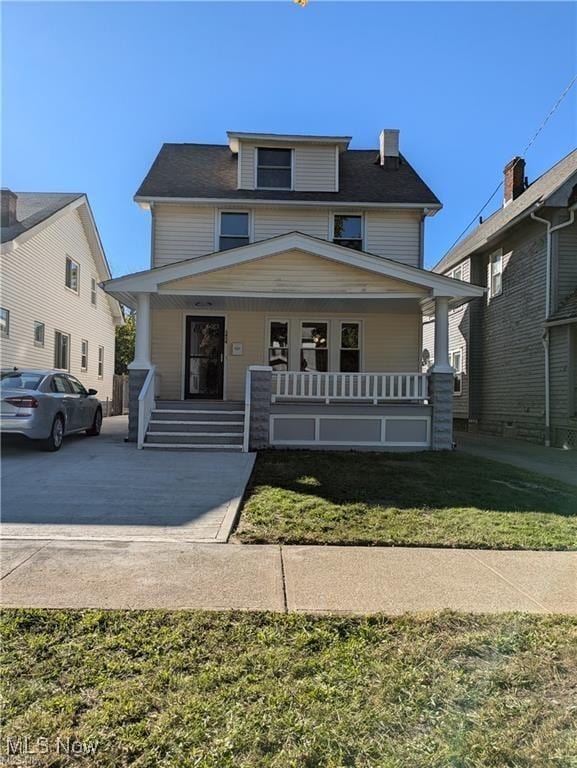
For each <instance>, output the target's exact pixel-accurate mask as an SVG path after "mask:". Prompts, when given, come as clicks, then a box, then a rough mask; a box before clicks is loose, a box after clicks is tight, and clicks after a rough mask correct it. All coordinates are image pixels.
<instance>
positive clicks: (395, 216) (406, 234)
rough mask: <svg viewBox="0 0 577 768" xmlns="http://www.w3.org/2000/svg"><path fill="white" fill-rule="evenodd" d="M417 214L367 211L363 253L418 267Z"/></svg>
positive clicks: (418, 234) (419, 225)
mask: <svg viewBox="0 0 577 768" xmlns="http://www.w3.org/2000/svg"><path fill="white" fill-rule="evenodd" d="M420 230H421V219H420V216H419V214H417V213H415V212H412V211H367V212H366V213H365V250H366V251H368V252H369V253H375V254H377V256H384V257H385V258H387V259H394V260H395V261H401V262H402V263H403V264H409V265H410V266H412V267H418V266H420V265H419V261H420Z"/></svg>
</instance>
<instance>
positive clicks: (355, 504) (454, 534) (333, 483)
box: [236, 451, 577, 549]
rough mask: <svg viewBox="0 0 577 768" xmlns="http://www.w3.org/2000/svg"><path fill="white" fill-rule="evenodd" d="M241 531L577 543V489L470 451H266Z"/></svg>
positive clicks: (243, 535)
mask: <svg viewBox="0 0 577 768" xmlns="http://www.w3.org/2000/svg"><path fill="white" fill-rule="evenodd" d="M236 538H237V540H239V541H241V542H246V543H264V542H270V543H274V542H281V543H286V544H369V545H406V546H419V545H420V546H438V547H478V548H494V549H577V489H576V488H574V487H571V486H568V485H564V484H563V483H559V482H557V481H555V480H549V479H548V478H546V477H543V476H541V475H536V474H533V473H530V472H525V471H523V470H521V469H516V468H515V467H512V466H509V465H507V464H501V463H498V462H493V461H489V460H487V459H481V458H477V457H474V456H468V455H466V454H462V453H429V452H427V453H416V454H415V453H413V454H394V455H393V454H386V453H336V452H322V451H266V452H263V453H261V454H259V456H258V459H257V462H256V465H255V470H254V473H253V476H252V479H251V483H250V486H249V488H248V492H247V497H246V501H245V504H244V507H243V510H242V513H241V517H240V522H239V525H238V529H237V532H236Z"/></svg>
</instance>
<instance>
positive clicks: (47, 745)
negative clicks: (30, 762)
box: [4, 736, 98, 757]
mask: <svg viewBox="0 0 577 768" xmlns="http://www.w3.org/2000/svg"><path fill="white" fill-rule="evenodd" d="M97 750H98V741H78V740H76V739H71V738H70V737H67V738H60V737H57V738H56V739H53V740H50V739H48V738H46V737H45V736H39V737H38V738H36V739H31V738H30V737H29V736H18V737H17V738H15V737H10V736H9V737H7V738H6V740H5V744H4V752H5V754H6V755H8V756H11V757H15V756H19V757H25V756H29V755H47V754H49V753H50V752H53V753H56V754H57V755H68V756H69V757H87V756H90V755H94V754H96V751H97Z"/></svg>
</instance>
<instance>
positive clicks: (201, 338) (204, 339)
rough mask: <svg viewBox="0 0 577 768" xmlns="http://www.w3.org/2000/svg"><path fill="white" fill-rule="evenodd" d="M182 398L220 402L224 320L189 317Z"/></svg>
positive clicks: (222, 379)
mask: <svg viewBox="0 0 577 768" xmlns="http://www.w3.org/2000/svg"><path fill="white" fill-rule="evenodd" d="M186 349H187V356H186V372H185V375H186V379H185V397H187V398H206V399H211V398H212V399H215V400H220V399H222V394H223V381H224V317H189V318H187V329H186Z"/></svg>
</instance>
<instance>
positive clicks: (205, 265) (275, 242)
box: [102, 232, 484, 311]
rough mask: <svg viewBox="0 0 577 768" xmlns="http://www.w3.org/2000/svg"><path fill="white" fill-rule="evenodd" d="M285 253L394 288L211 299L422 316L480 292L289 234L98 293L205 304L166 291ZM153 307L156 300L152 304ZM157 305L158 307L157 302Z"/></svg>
mask: <svg viewBox="0 0 577 768" xmlns="http://www.w3.org/2000/svg"><path fill="white" fill-rule="evenodd" d="M287 251H300V252H303V253H305V254H310V255H311V256H316V257H318V258H319V259H324V260H327V261H328V262H333V263H337V264H340V265H344V266H347V267H349V268H354V269H356V270H361V271H364V272H365V273H366V274H367V277H368V278H373V279H374V280H377V281H378V280H381V283H382V278H383V277H385V278H390V279H391V280H393V281H396V282H397V283H398V284H399V286H400V288H402V289H399V288H397V289H396V290H391V291H387V290H381V291H374V290H373V291H371V292H367V290H366V289H364V288H359V289H352V290H351V289H347V291H346V292H345V293H343V292H342V291H338V290H335V289H334V287H332V288H331V287H330V286H329V288H327V289H325V288H323V289H322V290H315V291H309V290H306V291H303V292H296V293H294V292H287V291H286V290H279V289H276V290H270V289H269V290H264V291H263V290H259V289H258V288H257V289H256V290H247V289H246V288H243V289H242V290H240V291H238V290H230V289H229V288H227V289H226V290H224V289H218V288H215V287H213V288H212V289H211V291H210V297H211V298H220V299H222V300H224V299H227V300H233V299H236V300H238V299H242V298H245V299H246V298H250V299H252V300H266V301H271V300H274V301H275V302H278V301H280V300H283V301H291V300H293V301H319V300H323V301H335V300H338V301H340V302H342V301H347V302H350V301H354V302H355V303H357V304H358V302H362V303H364V302H371V303H374V302H375V301H381V302H382V301H389V300H391V299H394V300H396V301H405V302H406V300H412V303H414V301H415V300H418V301H420V302H421V305H422V306H423V309H424V311H427V310H428V309H429V307H428V305H430V303H431V301H432V299H434V298H435V297H436V296H445V297H448V298H449V299H450V302H451V305H452V306H458V305H459V304H462V303H464V302H467V301H469V300H470V299H473V298H476V297H478V296H482V295H483V293H484V289H483V288H481V287H480V286H476V285H471V283H466V282H463V281H461V280H454V279H453V278H449V277H446V276H445V275H439V274H436V273H433V272H430V271H428V270H425V269H419V268H417V267H411V266H408V265H406V264H402V263H401V262H397V261H394V260H392V259H386V258H384V257H382V256H376V255H374V254H371V253H367V252H365V251H355V250H352V249H350V248H345V247H343V246H340V245H336V244H335V243H331V242H328V241H326V240H321V239H318V238H314V237H311V236H310V235H305V234H303V233H301V232H290V233H288V234H284V235H279V236H277V237H272V238H269V239H268V240H262V241H259V242H256V243H249V244H248V245H244V246H241V247H239V248H231V249H229V250H226V251H217V252H215V253H211V254H208V255H206V256H201V257H197V258H193V259H186V260H183V261H178V262H175V263H173V264H167V265H165V266H162V267H155V268H153V269H148V270H145V271H142V272H136V273H133V274H130V275H125V276H123V277H118V278H115V279H113V280H108V281H106V282H104V283H103V284H102V287H103V288H104V290H105V291H106V292H107V293H109V294H111V295H112V296H114V297H115V298H117V299H118V300H119V301H121V302H122V303H123V304H126V305H127V306H129V307H135V305H136V294H138V293H151V294H156V295H157V296H158V297H159V298H160V297H161V296H163V297H164V296H171V297H173V300H174V298H175V297H178V299H179V300H180V301H182V300H184V301H185V302H186V301H187V298H186V297H187V296H188V297H191V296H195V297H197V298H198V296H201V295H202V296H203V298H204V299H205V300H206V301H208V300H209V297H208V296H207V295H206V291H197V290H194V289H193V288H192V286H191V288H190V290H186V291H183V290H180V289H179V288H177V287H174V286H167V284H168V283H173V281H178V280H183V279H184V278H195V277H197V276H201V275H204V274H206V273H210V272H215V271H217V270H226V269H227V268H228V269H230V268H234V267H238V266H239V265H243V264H249V263H250V262H253V261H256V260H261V259H267V258H270V257H274V256H278V255H279V254H282V253H285V252H287ZM157 301H158V300H157ZM158 303H160V302H158Z"/></svg>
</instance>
